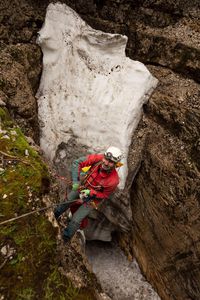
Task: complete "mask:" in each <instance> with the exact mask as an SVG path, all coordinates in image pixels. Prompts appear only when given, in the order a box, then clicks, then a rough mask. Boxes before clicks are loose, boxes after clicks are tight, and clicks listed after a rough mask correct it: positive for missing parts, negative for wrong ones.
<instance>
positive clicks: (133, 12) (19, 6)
mask: <svg viewBox="0 0 200 300" xmlns="http://www.w3.org/2000/svg"><path fill="white" fill-rule="evenodd" d="M65 3H67V4H68V5H70V6H71V7H72V8H74V9H75V10H76V11H77V12H78V13H80V14H81V16H82V18H84V19H85V20H86V21H87V22H88V23H89V24H90V25H91V26H93V27H94V28H96V29H101V30H104V31H107V32H113V33H122V34H126V35H127V36H128V37H129V43H128V47H127V54H128V55H129V56H130V57H131V58H133V59H138V60H140V61H142V62H144V63H145V64H148V67H149V69H150V71H151V72H152V73H153V74H154V75H155V76H156V77H157V78H158V79H159V80H160V85H159V86H158V88H157V91H156V92H155V93H154V95H153V97H152V99H151V100H150V101H149V103H148V104H147V105H146V106H145V114H144V117H143V120H142V121H141V123H140V125H139V127H138V131H137V133H136V135H135V139H133V141H132V145H131V148H130V161H129V163H130V165H131V166H132V170H138V167H139V166H140V168H139V172H138V173H137V176H136V177H135V173H136V172H134V171H133V172H132V174H129V182H128V184H129V185H131V184H132V187H131V206H132V214H133V220H132V222H131V228H132V229H131V231H130V234H127V235H126V236H125V234H123V236H122V237H121V243H122V245H124V247H125V248H126V251H127V253H129V255H130V254H132V255H135V256H136V257H137V259H138V261H139V263H140V266H141V268H142V270H143V272H144V274H145V275H146V276H147V278H148V279H149V280H150V282H151V283H152V284H153V285H154V286H155V287H156V288H157V290H158V292H159V294H160V296H161V297H162V298H163V299H170V300H171V299H178V300H186V299H187V300H189V299H195V300H197V299H199V298H200V268H199V256H200V245H199V240H200V234H199V232H200V230H199V229H200V213H199V201H200V194H199V183H200V182H199V181H200V176H199V175H200V174H199V172H200V171H199V168H200V160H199V153H200V140H199V139H200V134H199V128H200V126H199V125H200V114H199V95H200V89H199V84H198V83H199V78H200V76H199V74H200V72H199V69H200V60H199V57H200V49H199V38H200V37H199V24H200V20H199V16H200V3H199V1H198V0H196V1H195V0H193V1H186V0H179V1H173V0H166V1H164V0H150V1H147V0H143V1H137V0H135V1H128V0H123V1H118V0H113V1H111V0H110V1H109V0H95V1H92V0H88V1H82V0H78V1H65ZM47 4H48V3H47V1H42V2H39V1H30V0H29V1H23V0H18V1H12V3H11V2H10V4H9V3H7V1H2V2H1V12H2V16H1V18H2V20H1V21H2V22H1V36H0V37H1V52H2V53H3V56H2V57H3V58H5V59H4V61H7V63H6V64H5V63H4V62H2V61H1V66H3V70H4V72H3V79H1V90H2V91H1V99H3V101H4V102H5V103H6V106H7V107H8V108H9V110H10V111H11V112H12V113H13V115H14V116H15V118H16V119H17V120H18V121H19V124H21V123H23V124H25V126H24V127H25V130H27V129H30V130H29V132H32V135H33V136H34V134H35V133H34V134H33V131H34V132H37V134H36V137H35V138H37V137H38V127H37V105H36V102H35V99H34V97H33V95H34V92H35V91H36V87H37V85H38V77H39V74H40V71H41V65H40V63H41V60H40V59H41V53H40V50H39V48H38V47H37V46H35V44H34V41H35V38H36V32H37V31H38V30H39V29H40V27H41V24H42V21H43V18H44V15H45V8H46V6H47ZM13 49H14V53H13ZM24 49H25V50H24ZM28 49H31V54H30V55H29V56H27V59H26V55H27V53H29V50H28ZM33 49H34V50H33ZM16 51H17V53H18V54H15V52H16ZM24 51H25V52H24ZM24 53H26V54H25V55H24ZM16 57H17V58H16ZM10 74H15V75H14V77H13V79H12V80H11V76H10ZM20 74H21V75H20ZM23 82H26V84H24V83H23ZM20 84H21V86H20ZM18 89H19V90H18ZM25 92H26V93H25ZM20 93H21V95H20ZM18 95H20V96H19V97H18ZM18 99H19V100H18ZM27 99H29V101H30V102H31V107H32V108H31V110H32V114H31V115H30V110H29V109H28V108H27V109H26V110H25V111H26V113H24V111H22V112H21V110H22V107H24V108H25V105H24V104H27ZM31 99H32V100H31ZM26 114H27V115H26ZM33 127H34V130H33ZM139 151H141V152H139ZM134 165H135V166H137V168H134ZM134 178H135V179H134ZM133 179H134V181H133ZM132 182H133V183H132Z"/></svg>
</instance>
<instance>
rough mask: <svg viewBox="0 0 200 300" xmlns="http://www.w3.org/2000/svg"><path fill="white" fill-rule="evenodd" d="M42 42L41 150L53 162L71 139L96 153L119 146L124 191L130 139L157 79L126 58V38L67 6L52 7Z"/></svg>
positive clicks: (40, 33) (38, 95)
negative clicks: (92, 24)
mask: <svg viewBox="0 0 200 300" xmlns="http://www.w3.org/2000/svg"><path fill="white" fill-rule="evenodd" d="M38 43H39V44H40V46H41V48H42V51H43V73H42V78H41V83H40V87H39V90H38V93H37V97H38V114H39V120H40V127H41V148H42V149H43V150H44V152H45V153H46V155H47V156H48V157H49V158H50V159H52V158H53V157H54V155H55V151H56V149H57V147H58V145H59V144H60V143H61V142H65V143H67V142H68V140H69V139H70V138H71V137H72V136H73V137H75V138H76V140H77V143H80V144H84V145H86V146H87V147H88V148H89V149H90V150H91V151H95V152H102V151H105V149H106V148H107V147H109V146H117V147H119V148H121V149H122V151H123V153H124V167H123V168H121V169H120V171H119V175H120V178H121V183H120V186H119V188H123V187H124V184H125V180H126V176H127V173H128V169H127V156H128V150H129V145H130V143H131V137H132V134H133V132H134V129H135V128H136V126H137V124H138V122H139V119H140V117H141V108H142V105H143V104H144V103H145V102H146V101H147V99H148V98H149V95H150V94H151V92H152V90H153V89H154V88H155V86H156V84H157V80H156V79H155V78H154V77H153V76H152V75H151V74H150V72H149V71H148V70H147V68H146V67H145V66H144V65H143V64H142V63H140V62H138V61H133V60H131V59H129V58H128V57H126V55H125V47H126V43H127V37H126V36H124V35H120V34H109V33H105V32H102V31H98V30H94V29H93V28H91V27H90V26H88V25H87V24H86V23H85V22H84V21H83V20H82V19H81V18H80V17H79V15H78V14H77V13H76V12H75V11H73V10H72V9H71V8H70V7H68V6H67V5H65V4H61V3H55V4H52V3H51V4H49V6H48V8H47V13H46V19H45V23H44V25H43V27H42V29H41V30H40V32H39V35H38Z"/></svg>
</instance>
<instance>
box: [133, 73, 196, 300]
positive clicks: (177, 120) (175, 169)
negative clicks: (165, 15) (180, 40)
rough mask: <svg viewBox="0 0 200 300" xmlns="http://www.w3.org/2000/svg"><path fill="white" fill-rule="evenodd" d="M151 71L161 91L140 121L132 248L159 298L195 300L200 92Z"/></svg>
mask: <svg viewBox="0 0 200 300" xmlns="http://www.w3.org/2000/svg"><path fill="white" fill-rule="evenodd" d="M153 69H154V71H155V73H156V74H157V77H158V78H159V79H160V86H159V87H158V89H157V91H156V92H155V93H154V95H153V97H152V99H151V100H150V102H149V104H148V106H147V107H146V114H145V117H144V119H143V122H141V125H142V124H143V125H144V124H146V126H147V128H148V129H147V130H146V141H145V149H144V155H143V158H142V161H141V167H140V169H139V172H138V174H137V176H136V178H135V180H134V183H133V185H132V189H131V202H132V212H133V228H132V235H131V239H130V240H131V241H132V242H131V244H132V246H131V248H132V250H133V252H134V253H135V255H136V256H137V258H138V260H139V261H140V263H141V265H142V268H143V270H144V273H145V274H146V275H147V277H148V278H149V280H150V281H152V282H154V284H155V285H156V286H157V288H158V290H159V293H160V295H161V296H162V297H163V299H198V298H199V295H200V287H199V282H200V271H199V251H200V244H199V239H200V234H199V229H200V222H199V199H200V195H199V184H200V172H199V155H198V154H197V153H199V125H200V123H199V122H200V114H199V109H198V106H199V104H198V97H197V95H198V94H199V93H200V89H199V86H198V84H196V83H195V82H194V81H193V80H188V79H185V78H181V77H180V76H179V75H175V74H173V73H172V72H171V71H169V70H166V69H162V70H159V71H158V70H155V68H152V71H153ZM129 244H130V242H129Z"/></svg>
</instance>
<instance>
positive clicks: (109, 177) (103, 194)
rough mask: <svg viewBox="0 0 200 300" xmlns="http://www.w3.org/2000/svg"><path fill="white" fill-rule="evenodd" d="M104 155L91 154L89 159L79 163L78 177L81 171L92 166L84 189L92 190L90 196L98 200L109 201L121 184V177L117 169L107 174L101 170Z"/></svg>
mask: <svg viewBox="0 0 200 300" xmlns="http://www.w3.org/2000/svg"><path fill="white" fill-rule="evenodd" d="M103 157H104V156H103V154H91V155H88V156H87V159H86V160H85V161H83V162H80V163H79V167H78V174H79V175H78V176H79V177H80V172H81V169H82V168H84V167H89V166H91V168H90V170H89V171H88V177H87V179H86V181H85V182H84V187H85V188H88V189H89V190H90V195H91V196H95V198H96V199H97V200H102V199H107V198H108V197H109V196H110V195H111V194H112V193H113V192H114V191H115V189H116V187H117V185H118V184H119V176H118V173H117V171H116V169H113V170H112V171H111V172H106V171H104V170H102V169H101V165H102V163H101V162H102V158H103Z"/></svg>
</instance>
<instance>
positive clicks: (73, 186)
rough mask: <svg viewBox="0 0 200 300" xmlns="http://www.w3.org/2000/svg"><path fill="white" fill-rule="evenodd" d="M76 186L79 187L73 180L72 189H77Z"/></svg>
mask: <svg viewBox="0 0 200 300" xmlns="http://www.w3.org/2000/svg"><path fill="white" fill-rule="evenodd" d="M78 188H79V182H74V183H73V184H72V191H74V192H75V191H77V190H78Z"/></svg>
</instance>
